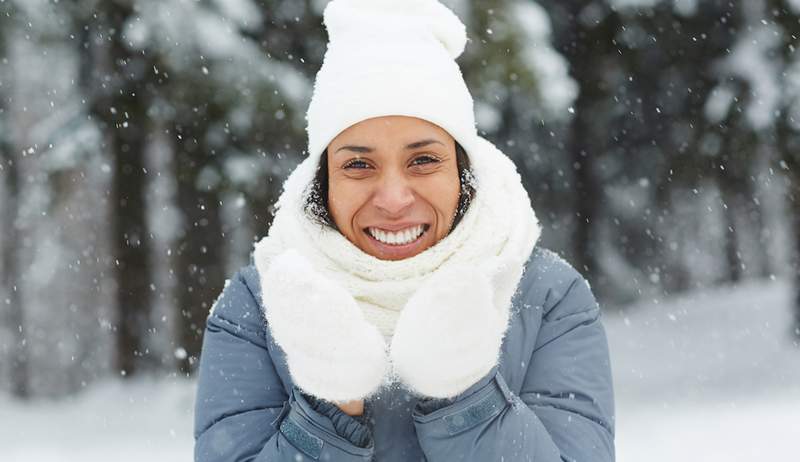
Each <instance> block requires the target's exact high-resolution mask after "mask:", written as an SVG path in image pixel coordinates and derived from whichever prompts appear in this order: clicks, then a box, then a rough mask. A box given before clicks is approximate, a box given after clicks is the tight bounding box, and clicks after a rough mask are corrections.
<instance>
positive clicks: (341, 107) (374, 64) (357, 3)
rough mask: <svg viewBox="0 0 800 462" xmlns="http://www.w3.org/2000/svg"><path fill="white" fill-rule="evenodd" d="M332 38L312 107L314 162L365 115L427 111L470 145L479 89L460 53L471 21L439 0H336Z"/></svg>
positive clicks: (328, 17)
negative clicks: (470, 84)
mask: <svg viewBox="0 0 800 462" xmlns="http://www.w3.org/2000/svg"><path fill="white" fill-rule="evenodd" d="M324 22H325V26H326V28H327V30H328V37H329V44H328V49H327V51H326V53H325V58H324V61H323V64H322V67H321V68H320V70H319V72H318V73H317V78H316V81H315V83H314V92H313V95H312V97H311V103H310V105H309V107H308V113H307V115H306V118H307V120H308V126H307V128H306V129H307V131H308V153H309V157H310V158H311V159H308V160H313V161H314V163H315V164H316V163H317V160H318V158H319V156H320V155H321V154H322V152H323V151H324V150H325V148H326V147H327V145H328V143H330V142H331V140H332V139H333V138H335V137H336V136H337V135H338V134H339V133H341V132H342V131H343V130H345V129H346V128H348V127H349V126H351V125H353V124H355V123H357V122H360V121H362V120H365V119H369V118H372V117H378V116H386V115H404V116H412V117H419V118H421V119H424V120H427V121H429V122H432V123H434V124H436V125H438V126H440V127H441V128H443V129H444V130H446V131H447V132H448V133H449V134H450V135H451V136H452V137H453V138H455V139H456V141H458V142H459V143H461V144H462V146H465V147H466V146H468V145H471V144H472V143H473V141H474V138H475V137H476V136H477V132H476V129H475V116H474V110H473V102H472V96H471V95H470V93H469V90H468V89H467V86H466V84H465V83H464V78H463V76H462V75H461V70H460V69H459V67H458V64H456V62H455V59H456V58H457V57H458V56H459V55H460V54H461V52H462V51H464V46H465V45H466V41H467V35H466V29H465V27H464V24H463V23H462V22H461V21H460V20H459V19H458V17H457V16H456V15H455V14H454V13H453V12H452V11H450V10H449V9H448V8H447V7H446V6H444V5H442V4H441V3H439V2H438V1H437V0H333V1H331V2H330V3H329V4H328V5H327V6H326V7H325V11H324Z"/></svg>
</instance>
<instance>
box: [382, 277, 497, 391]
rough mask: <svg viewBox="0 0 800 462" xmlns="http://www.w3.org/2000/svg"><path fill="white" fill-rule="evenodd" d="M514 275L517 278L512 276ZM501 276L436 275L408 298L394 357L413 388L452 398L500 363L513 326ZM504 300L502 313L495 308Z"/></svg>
mask: <svg viewBox="0 0 800 462" xmlns="http://www.w3.org/2000/svg"><path fill="white" fill-rule="evenodd" d="M510 275H511V276H513V274H510ZM496 277H502V276H500V275H498V273H497V272H494V273H493V275H492V276H490V273H488V272H486V271H483V270H481V269H479V268H466V267H465V268H457V269H450V270H447V271H446V272H442V273H438V274H435V275H433V276H432V277H431V278H430V279H429V280H428V281H426V282H424V283H423V284H422V285H421V286H420V288H419V289H418V290H417V292H415V293H414V295H412V296H411V298H409V300H408V303H407V304H406V306H405V307H404V308H403V311H402V313H401V314H400V317H399V319H398V321H397V325H396V327H395V332H394V338H393V339H392V344H391V349H390V356H391V360H392V364H393V366H394V370H395V373H396V374H397V375H398V376H399V377H400V379H401V380H402V381H403V382H404V383H405V384H406V385H407V386H409V387H410V388H411V389H412V390H414V391H416V392H417V393H419V394H422V395H425V396H430V397H434V398H451V397H453V396H455V395H457V394H458V393H460V392H462V391H464V390H466V389H467V388H469V387H470V385H472V384H474V383H475V382H477V381H478V380H479V379H480V378H482V377H483V376H485V375H486V374H487V373H488V372H489V370H490V369H491V368H492V367H493V366H494V365H495V364H496V363H497V358H498V355H499V352H500V345H501V343H502V339H503V335H504V334H505V330H506V326H507V323H508V308H507V305H508V300H505V299H504V298H509V299H510V297H505V295H499V294H497V293H496V292H495V290H494V283H493V282H494V279H495V278H496ZM498 300H499V301H500V303H501V304H500V306H502V307H503V309H498V308H496V302H497V301H498Z"/></svg>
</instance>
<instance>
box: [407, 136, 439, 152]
mask: <svg viewBox="0 0 800 462" xmlns="http://www.w3.org/2000/svg"><path fill="white" fill-rule="evenodd" d="M433 143H439V144H441V145H442V146H444V143H442V142H441V141H439V140H434V139H432V138H428V139H426V140H421V141H415V142H413V143H411V144H407V145H406V149H417V148H421V147H423V146H427V145H429V144H433Z"/></svg>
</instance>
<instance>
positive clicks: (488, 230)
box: [253, 135, 541, 340]
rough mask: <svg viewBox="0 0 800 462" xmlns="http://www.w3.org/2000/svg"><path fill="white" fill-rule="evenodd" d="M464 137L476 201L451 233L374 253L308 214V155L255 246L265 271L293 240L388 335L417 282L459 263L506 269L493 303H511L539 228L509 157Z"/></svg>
mask: <svg viewBox="0 0 800 462" xmlns="http://www.w3.org/2000/svg"><path fill="white" fill-rule="evenodd" d="M460 142H461V144H462V146H464V148H465V150H466V152H467V155H468V156H469V158H470V163H471V168H472V173H473V177H474V178H473V181H474V185H473V186H474V187H475V191H476V192H475V194H474V196H473V198H472V201H471V202H470V204H469V207H468V208H467V210H466V212H465V214H464V216H463V217H462V219H461V221H460V222H459V223H458V224H457V226H456V227H455V228H454V229H453V230H451V232H450V233H449V234H448V235H447V236H445V237H444V238H443V239H441V240H440V241H439V242H437V243H436V244H434V245H433V246H431V247H429V248H428V249H426V250H425V251H423V252H421V253H419V254H417V255H415V256H413V257H410V258H406V259H403V260H381V259H379V258H376V257H373V256H371V255H369V254H367V253H365V252H363V251H362V250H361V249H359V248H358V247H356V246H355V245H354V244H353V243H352V242H350V241H349V240H348V239H347V238H346V237H344V236H343V235H342V234H341V233H340V232H339V231H337V230H335V229H333V228H330V227H327V226H323V225H320V224H317V223H315V222H314V221H313V220H312V219H311V218H310V217H308V216H307V214H306V211H305V210H304V204H305V199H306V196H307V194H308V193H309V191H310V189H311V188H310V186H311V183H312V181H314V176H315V172H316V168H317V165H318V158H319V157H318V156H317V157H308V158H306V159H304V160H303V162H301V163H300V165H298V166H297V168H296V169H295V170H294V171H293V172H292V173H291V175H289V178H288V179H287V180H286V182H285V183H284V189H283V192H282V194H281V196H280V198H279V199H278V203H277V211H276V214H275V219H274V221H273V224H272V226H271V227H270V230H269V233H268V235H267V236H266V237H264V238H262V239H261V240H260V241H258V242H257V243H256V244H255V246H254V251H253V252H254V262H255V265H256V268H257V270H258V273H259V275H260V277H262V278H263V277H264V275H266V274H267V269H268V268H269V265H270V263H271V261H272V259H273V257H275V256H276V255H278V254H280V253H282V252H283V251H285V250H287V249H289V248H294V249H296V250H297V251H298V252H299V253H301V254H302V255H303V256H305V257H306V258H308V259H309V261H310V262H311V263H312V265H313V266H314V267H315V269H316V270H317V271H319V272H321V273H322V274H323V275H325V276H326V277H328V278H330V279H332V280H334V281H335V282H337V283H338V284H340V285H341V286H342V287H344V288H345V289H346V290H347V291H348V292H350V294H351V295H353V297H354V298H355V300H356V301H357V303H358V305H359V307H360V308H361V310H362V312H363V314H364V317H365V319H366V320H367V321H368V322H370V323H372V324H374V325H375V326H376V327H377V328H378V330H379V331H380V332H381V334H383V336H384V338H386V339H387V340H388V339H389V338H391V336H392V334H393V332H394V326H395V324H396V322H397V317H398V316H399V314H400V312H401V310H402V309H403V306H405V304H406V301H407V300H408V298H409V297H410V296H411V294H413V293H414V292H415V291H416V289H417V287H419V285H420V284H421V283H422V282H423V281H424V280H426V279H427V278H429V277H430V276H431V275H432V274H434V273H435V272H437V271H442V270H445V269H447V268H451V267H454V266H458V265H464V266H468V267H471V268H475V269H476V270H478V271H486V272H487V275H489V276H490V277H491V275H493V274H503V275H504V276H503V277H502V278H493V279H492V281H493V284H494V289H495V294H496V295H495V304H496V305H497V306H496V308H497V309H502V310H508V309H509V304H510V302H511V297H512V296H513V294H514V291H515V290H516V287H517V284H518V283H519V280H520V278H521V276H522V271H523V266H524V264H525V262H526V261H527V259H528V256H529V255H530V253H531V251H532V250H533V247H534V245H535V244H536V242H537V240H538V239H539V235H540V233H541V228H540V226H539V222H538V220H537V218H536V215H535V213H534V211H533V209H532V207H531V204H530V199H529V197H528V194H527V192H526V191H525V189H524V187H523V186H522V180H521V178H520V175H519V173H518V172H517V170H516V167H515V165H514V163H513V162H512V161H511V159H509V158H508V157H507V156H506V155H505V154H503V153H502V152H501V151H500V150H499V149H497V147H495V146H494V145H493V144H492V143H491V142H489V141H488V140H486V139H484V138H482V137H480V136H477V135H475V136H474V137H472V138H471V139H469V140H467V141H466V142H464V141H462V140H460ZM501 269H502V273H498V272H499V271H501ZM261 286H262V287H264V286H265V284H264V283H263V282H262V284H261ZM265 308H266V309H269V307H265Z"/></svg>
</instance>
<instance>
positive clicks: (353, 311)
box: [261, 249, 388, 402]
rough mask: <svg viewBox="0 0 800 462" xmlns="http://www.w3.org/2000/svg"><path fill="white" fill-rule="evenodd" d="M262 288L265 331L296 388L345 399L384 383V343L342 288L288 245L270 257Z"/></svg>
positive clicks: (342, 400)
mask: <svg viewBox="0 0 800 462" xmlns="http://www.w3.org/2000/svg"><path fill="white" fill-rule="evenodd" d="M261 287H262V294H263V300H264V310H265V317H266V319H267V324H268V326H269V329H270V332H271V333H272V337H273V338H274V339H275V342H276V343H277V344H278V345H279V346H280V347H281V348H282V349H283V350H284V352H285V353H286V358H287V362H288V366H289V373H290V374H291V376H292V380H293V381H294V383H295V385H297V386H298V387H299V388H300V389H301V390H303V391H304V392H306V393H308V394H311V395H314V396H316V397H318V398H322V399H325V400H328V401H334V402H346V401H351V400H357V399H363V398H365V397H367V396H368V395H370V394H372V393H373V392H375V391H377V389H378V388H379V387H380V386H381V385H382V384H383V382H384V379H385V376H386V372H387V370H388V360H387V355H386V344H385V342H384V340H383V337H382V335H381V333H380V332H379V331H378V329H377V328H376V327H375V326H373V325H372V324H370V323H369V322H367V321H366V320H365V319H364V316H363V314H362V312H361V309H360V308H359V307H358V304H357V303H356V301H355V299H354V298H353V297H352V296H351V295H350V293H349V292H347V291H346V290H345V289H344V288H343V287H341V286H339V285H338V284H336V283H335V282H334V281H332V280H330V279H328V278H326V277H324V276H323V275H322V274H320V273H319V272H317V271H316V270H314V268H313V267H312V266H311V263H310V262H309V261H308V260H307V259H306V258H304V257H303V256H302V255H300V254H299V253H298V252H297V251H295V250H293V249H290V250H287V251H285V252H284V253H282V254H280V255H278V256H277V257H275V258H274V259H273V261H272V263H271V265H270V266H269V269H268V271H267V273H266V275H263V276H262V278H261Z"/></svg>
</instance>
